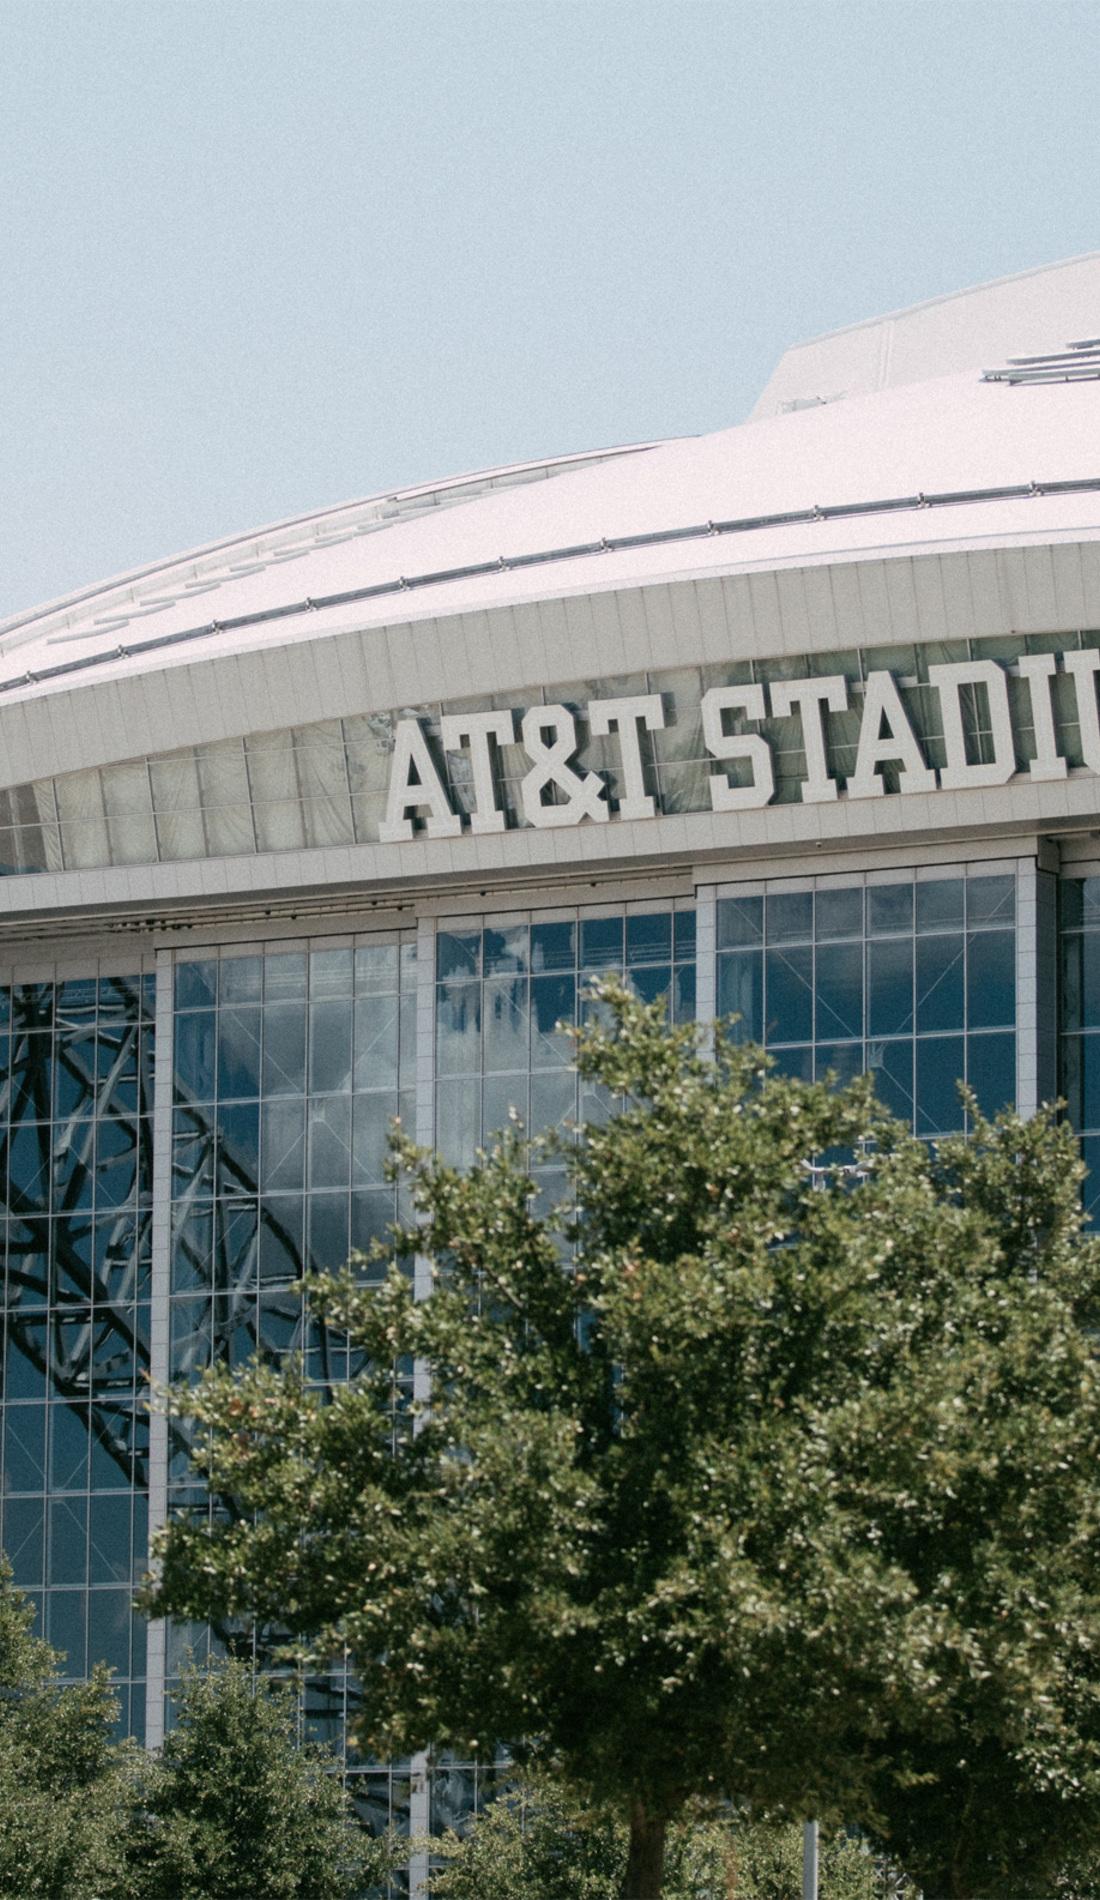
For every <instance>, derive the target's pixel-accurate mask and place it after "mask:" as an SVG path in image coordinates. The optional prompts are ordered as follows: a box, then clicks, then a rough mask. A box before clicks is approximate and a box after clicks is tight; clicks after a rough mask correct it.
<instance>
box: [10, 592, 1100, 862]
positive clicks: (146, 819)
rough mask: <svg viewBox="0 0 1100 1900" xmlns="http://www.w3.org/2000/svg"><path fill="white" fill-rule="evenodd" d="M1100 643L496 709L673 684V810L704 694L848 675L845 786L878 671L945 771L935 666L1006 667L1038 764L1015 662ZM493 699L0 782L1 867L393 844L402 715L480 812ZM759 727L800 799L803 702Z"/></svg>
mask: <svg viewBox="0 0 1100 1900" xmlns="http://www.w3.org/2000/svg"><path fill="white" fill-rule="evenodd" d="M1097 644H1100V633H1097V632H1095V631H1088V630H1086V631H1083V632H1076V633H1058V634H1030V635H1027V636H1026V637H1025V636H1019V637H1014V638H1001V639H996V640H940V641H923V642H921V643H920V644H919V645H906V646H884V647H864V648H861V649H855V648H853V649H851V650H849V651H846V652H840V653H838V652H830V653H826V654H809V655H807V654H801V655H795V656H791V657H786V658H772V659H768V660H763V661H758V660H736V661H729V662H726V663H723V664H718V665H710V666H692V667H678V668H662V669H657V670H652V671H648V672H642V673H635V674H630V675H624V676H620V677H617V678H612V679H608V678H603V679H584V680H572V681H564V682H558V683H555V684H554V685H552V686H547V687H545V688H543V689H542V690H540V691H537V692H534V693H531V692H527V693H522V692H520V693H516V692H511V693H508V692H505V693H498V694H497V695H496V696H495V697H494V699H493V700H492V702H491V703H492V705H493V707H495V708H497V709H501V710H508V711H511V712H513V713H515V714H516V715H517V726H518V719H519V716H520V715H522V713H523V712H524V711H525V710H527V708H528V707H529V706H531V705H537V704H554V703H559V702H560V703H561V704H564V705H565V706H567V707H568V708H569V709H570V710H571V711H573V712H575V713H581V714H583V710H584V708H585V706H586V705H587V703H588V701H589V700H591V699H605V698H616V697H622V696H626V695H631V694H648V693H659V694H660V695H661V696H662V700H663V703H664V710H665V719H666V724H665V726H664V728H663V729H662V730H661V731H658V732H652V733H645V734H644V735H643V736H642V767H643V774H644V780H645V790H646V792H647V793H649V794H650V795H651V796H652V797H653V799H654V800H655V804H656V809H657V811H659V812H689V811H709V810H710V809H711V806H710V787H709V781H710V777H711V774H712V773H713V772H714V771H715V770H716V762H715V760H714V759H713V758H712V757H711V756H710V755H709V754H708V752H707V749H706V746H705V745H704V742H703V727H702V717H701V712H700V700H701V698H702V695H703V694H704V693H705V692H706V691H708V690H709V689H710V688H711V687H716V686H717V687H721V686H744V685H757V684H775V683H777V682H779V681H782V680H791V679H805V678H815V677H816V678H820V677H822V676H823V675H825V674H840V675H842V676H843V678H844V679H845V681H846V682H847V689H848V704H849V709H848V710H847V711H845V712H829V713H828V714H827V715H826V716H825V731H826V741H827V750H828V759H829V767H830V770H831V771H832V772H833V774H834V775H835V776H836V779H837V781H838V783H839V784H840V785H842V786H843V785H844V784H845V782H846V780H847V778H848V777H849V775H850V774H851V772H852V770H853V768H854V765H855V758H856V747H857V741H858V736H859V726H860V718H861V713H862V705H863V693H864V689H865V685H866V681H867V678H868V675H869V674H870V673H872V672H875V671H878V670H882V669H885V670H886V671H887V672H889V673H891V674H892V675H893V677H894V679H895V680H896V682H897V685H898V688H899V692H900V695H901V699H902V703H903V705H904V707H905V710H906V712H907V714H908V716H909V719H910V721H911V723H912V726H913V730H914V732H915V733H916V736H917V738H918V740H919V742H920V746H921V748H922V751H923V753H924V756H925V758H926V760H927V763H928V764H929V765H931V766H934V767H939V766H942V765H943V764H944V763H945V761H946V753H945V748H944V734H943V718H942V708H941V703H940V696H939V693H938V692H937V691H936V689H935V688H934V687H933V686H932V685H931V684H930V683H929V678H928V669H929V667H930V666H935V665H941V664H945V663H951V662H958V661H965V660H994V661H996V662H997V663H998V664H1000V665H1001V666H1003V667H1004V668H1005V669H1006V672H1007V681H1006V689H1007V693H1008V699H1009V705H1010V710H1011V723H1012V728H1013V733H1014V738H1015V745H1016V753H1017V766H1018V768H1019V769H1020V770H1021V771H1022V770H1024V769H1025V768H1026V766H1027V765H1028V763H1029V762H1030V760H1032V759H1033V758H1034V757H1035V754H1036V738H1035V731H1034V718H1033V709H1032V702H1031V695H1030V691H1029V687H1028V682H1027V680H1026V679H1024V678H1021V677H1019V676H1018V675H1016V674H1014V673H1013V670H1012V669H1013V665H1014V662H1015V661H1017V660H1018V659H1020V658H1021V657H1022V656H1023V655H1025V654H1030V653H1062V652H1067V651H1071V650H1075V649H1080V648H1088V647H1094V646H1096V645H1097ZM1050 687H1051V714H1052V719H1053V729H1054V734H1055V739H1056V743H1057V746H1058V749H1059V750H1060V752H1061V753H1062V754H1063V755H1064V756H1065V758H1066V759H1067V760H1068V762H1069V764H1070V766H1071V767H1076V766H1080V765H1081V764H1082V763H1083V753H1082V746H1081V734H1080V730H1079V726H1078V712H1077V700H1076V694H1075V690H1074V682H1073V680H1072V679H1071V678H1070V677H1069V676H1068V675H1067V674H1066V673H1065V672H1060V673H1056V674H1055V675H1054V676H1053V677H1052V679H1051V681H1050ZM486 704H487V702H485V701H480V700H479V701H478V702H476V706H475V705H474V704H473V702H470V703H467V702H462V701H449V702H447V703H446V704H444V703H442V702H440V701H434V702H430V703H426V704H424V705H420V706H403V707H400V708H398V709H396V710H393V711H388V712H376V713H363V714H358V715H355V716H353V717H349V718H344V719H329V720H321V721H316V722H313V723H311V724H309V725H304V726H294V727H287V728H284V729H282V730H280V731H276V732H260V733H252V734H249V735H246V736H242V737H239V738H232V739H220V740H218V741H216V742H214V743H211V744H209V745H201V746H191V747H188V748H187V749H186V750H181V751H178V752H171V753H165V754H162V755H159V756H157V757H149V758H138V759H132V760H128V761H126V762H124V763H121V764H117V765H109V766H103V767H101V768H98V769H96V770H89V771H81V772H66V773H62V774H60V775H58V776H57V777H55V778H49V779H36V780H34V781H33V782H31V783H29V784H25V785H19V786H15V787H13V788H11V789H10V790H4V791H0V875H4V874H12V875H14V874H17V873H25V872H35V871H72V870H84V869H87V868H89V867H92V866H97V865H121V864H155V863H158V862H173V861H178V860H187V859H197V858H208V857H240V856H248V855H253V854H255V853H257V852H267V851H292V850H301V849H304V848H307V847H317V846H324V845H350V844H374V843H377V841H378V827H379V823H380V821H381V819H382V817H383V815H384V812H385V807H386V793H387V787H388V784H389V774H390V766H391V762H392V757H393V746H394V728H395V722H396V721H397V720H399V719H406V718H410V717H416V718H418V719H419V720H420V721H421V723H422V726H423V729H424V731H425V733H426V735H427V738H428V743H429V746H430V748H431V749H432V750H433V751H434V753H435V756H436V764H437V767H438V770H439V772H440V775H441V777H442V778H443V780H444V782H445V783H446V785H447V788H448V792H449V795H450V798H451V800H452V803H453V805H454V808H455V810H456V811H466V812H468V811H470V810H471V809H472V807H473V804H474V802H475V800H474V786H473V773H472V767H471V762H470V759H469V756H468V754H467V753H465V752H460V753H455V752H448V753H446V754H444V752H443V751H442V749H441V747H440V722H441V720H442V718H443V717H444V716H445V715H446V714H454V713H461V712H464V711H469V710H485V708H486ZM960 712H961V716H962V720H963V726H964V730H965V736H966V747H967V756H968V757H969V758H970V759H971V760H973V761H974V762H975V763H977V762H985V761H988V760H990V759H991V758H992V756H993V753H992V725H991V714H990V707H989V703H988V697H987V689H986V688H985V687H984V686H980V685H979V686H973V685H971V686H965V687H963V689H962V691H961V695H960ZM735 723H736V725H737V726H738V728H739V729H740V727H741V726H742V725H743V724H744V722H743V721H742V720H740V719H738V720H737V721H736V722H735ZM731 729H732V728H731ZM748 729H749V730H753V731H757V730H758V731H760V732H761V733H762V734H763V735H764V737H765V738H766V739H767V740H768V742H769V745H770V747H771V750H772V755H773V760H774V769H775V801H776V803H778V804H789V803H797V802H798V801H799V799H800V797H801V784H802V780H803V779H804V777H805V775H806V754H805V750H804V744H803V733H802V722H801V719H800V717H799V716H798V714H797V713H794V714H791V715H789V716H786V717H778V718H777V717H772V718H768V719H764V720H762V721H760V722H759V724H758V725H756V724H754V723H753V722H749V727H748ZM578 736H579V738H580V742H581V743H580V750H579V753H578V755H577V764H578V767H579V768H582V769H584V770H587V771H592V772H596V773H598V774H599V775H600V777H601V778H602V780H603V781H604V784H605V785H606V787H607V792H608V796H609V798H610V800H611V808H612V810H614V809H615V808H616V805H617V802H618V801H619V800H620V798H621V797H622V794H623V785H622V783H621V765H620V760H619V744H618V740H617V738H615V737H614V736H610V737H601V736H593V735H592V734H591V733H589V732H588V731H587V728H586V727H585V725H584V723H583V720H582V722H581V725H580V728H579V735H578ZM496 767H497V771H496V776H497V780H498V783H497V793H498V796H499V798H500V801H501V808H502V810H503V811H504V812H505V814H506V819H507V824H508V826H509V828H512V827H522V826H523V825H525V824H526V822H527V820H526V817H525V815H524V808H523V801H522V798H521V795H520V782H521V780H522V779H523V778H524V776H525V775H526V773H527V772H528V771H529V770H530V768H531V760H530V758H529V756H528V754H527V753H526V751H525V750H524V748H523V747H522V746H521V745H518V744H517V745H511V746H505V747H503V748H502V749H501V751H500V753H499V757H498V758H497V761H496ZM723 769H727V768H726V767H723ZM739 769H744V767H743V762H742V766H741V767H740V768H739V766H738V762H737V761H730V762H728V770H729V773H730V776H731V779H732V780H733V782H736V781H737V778H738V772H739ZM884 781H885V784H886V789H887V790H888V791H893V790H896V789H897V779H896V768H895V767H893V766H888V767H887V768H886V771H885V774H884Z"/></svg>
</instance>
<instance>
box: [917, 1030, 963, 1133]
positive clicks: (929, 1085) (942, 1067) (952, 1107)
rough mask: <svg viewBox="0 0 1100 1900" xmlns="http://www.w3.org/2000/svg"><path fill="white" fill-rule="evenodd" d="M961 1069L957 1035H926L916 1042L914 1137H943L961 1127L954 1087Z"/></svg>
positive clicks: (957, 1092) (959, 1109)
mask: <svg viewBox="0 0 1100 1900" xmlns="http://www.w3.org/2000/svg"><path fill="white" fill-rule="evenodd" d="M965 1066H966V1065H965V1056H964V1052H963V1039H962V1037H961V1036H927V1037H923V1038H921V1039H920V1040H919V1041H918V1043H917V1122H916V1132H917V1134H918V1135H946V1134H951V1133H953V1132H954V1131H955V1130H957V1129H960V1128H961V1127H962V1125H963V1110H962V1103H961V1102H960V1100H959V1091H958V1084H959V1082H960V1081H961V1080H962V1079H963V1075H964V1073H965Z"/></svg>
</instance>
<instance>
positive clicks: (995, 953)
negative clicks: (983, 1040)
mask: <svg viewBox="0 0 1100 1900" xmlns="http://www.w3.org/2000/svg"><path fill="white" fill-rule="evenodd" d="M966 1001H967V1012H968V1013H967V1020H968V1022H969V1025H970V1028H971V1029H987V1028H988V1029H992V1028H1002V1027H1004V1028H1007V1027H1010V1026H1011V1025H1012V1024H1013V1023H1014V1022H1015V1020H1016V937H1015V933H1014V932H1013V931H1011V930H988V931H986V930H979V931H975V932H973V933H972V934H971V935H970V936H969V937H968V939H967V946H966Z"/></svg>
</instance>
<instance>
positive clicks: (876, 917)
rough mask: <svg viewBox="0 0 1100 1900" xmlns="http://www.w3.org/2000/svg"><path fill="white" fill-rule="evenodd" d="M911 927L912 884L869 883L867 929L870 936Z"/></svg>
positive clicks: (878, 935)
mask: <svg viewBox="0 0 1100 1900" xmlns="http://www.w3.org/2000/svg"><path fill="white" fill-rule="evenodd" d="M912 928H913V886H912V885H911V884H871V885H869V886H868V890H867V930H868V934H869V935H870V936H872V937H884V936H892V935H893V934H895V933H896V932H898V931H905V930H912Z"/></svg>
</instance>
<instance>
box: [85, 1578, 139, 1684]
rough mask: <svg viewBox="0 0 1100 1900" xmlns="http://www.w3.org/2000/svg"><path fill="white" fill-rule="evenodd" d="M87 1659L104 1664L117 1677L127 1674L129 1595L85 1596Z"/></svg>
mask: <svg viewBox="0 0 1100 1900" xmlns="http://www.w3.org/2000/svg"><path fill="white" fill-rule="evenodd" d="M88 1657H89V1660H90V1661H91V1662H92V1663H93V1664H95V1663H106V1664H107V1666H108V1668H110V1669H114V1670H116V1671H117V1672H118V1674H119V1675H120V1676H126V1675H129V1673H130V1596H129V1592H128V1591H126V1590H92V1591H90V1592H89V1595H88Z"/></svg>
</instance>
